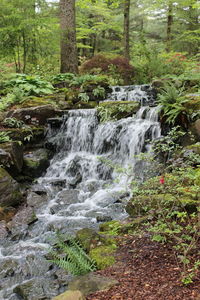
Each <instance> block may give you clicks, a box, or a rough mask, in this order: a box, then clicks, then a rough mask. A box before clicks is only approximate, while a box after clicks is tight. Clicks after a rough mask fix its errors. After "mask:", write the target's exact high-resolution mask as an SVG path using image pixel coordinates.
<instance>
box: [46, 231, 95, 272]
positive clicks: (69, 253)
mask: <svg viewBox="0 0 200 300" xmlns="http://www.w3.org/2000/svg"><path fill="white" fill-rule="evenodd" d="M56 249H57V250H56V251H55V250H52V249H51V250H50V254H51V256H52V257H53V259H51V260H50V261H51V262H53V263H54V264H56V265H58V266H59V267H60V268H63V269H66V270H67V271H68V272H70V273H71V274H72V275H83V274H86V273H88V272H91V271H95V270H96V265H95V262H94V261H93V260H92V259H91V258H90V257H89V256H88V255H87V254H86V253H85V251H84V250H83V248H82V247H81V245H80V244H79V242H78V241H76V240H75V239H74V238H72V237H67V241H66V238H65V236H63V235H61V234H57V242H56Z"/></svg>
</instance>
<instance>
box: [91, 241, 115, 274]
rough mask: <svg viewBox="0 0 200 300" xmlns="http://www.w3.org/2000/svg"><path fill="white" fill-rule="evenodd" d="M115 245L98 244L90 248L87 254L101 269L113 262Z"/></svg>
mask: <svg viewBox="0 0 200 300" xmlns="http://www.w3.org/2000/svg"><path fill="white" fill-rule="evenodd" d="M114 253H115V247H113V246H100V247H97V248H95V249H92V250H91V251H90V252H89V256H90V257H91V258H92V259H93V260H94V261H95V262H96V264H97V268H98V269H100V270H102V269H105V268H107V267H109V266H111V265H113V264H114V263H115V257H114Z"/></svg>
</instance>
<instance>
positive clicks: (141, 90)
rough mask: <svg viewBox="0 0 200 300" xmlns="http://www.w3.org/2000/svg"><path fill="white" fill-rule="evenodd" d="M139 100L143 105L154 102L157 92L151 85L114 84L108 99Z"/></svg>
mask: <svg viewBox="0 0 200 300" xmlns="http://www.w3.org/2000/svg"><path fill="white" fill-rule="evenodd" d="M110 100H112V101H113V100H114V101H139V102H141V104H142V105H144V104H146V105H147V104H150V103H154V101H155V92H154V90H153V88H152V87H151V86H150V85H129V86H113V87H112V93H111V95H110V97H109V99H108V101H110Z"/></svg>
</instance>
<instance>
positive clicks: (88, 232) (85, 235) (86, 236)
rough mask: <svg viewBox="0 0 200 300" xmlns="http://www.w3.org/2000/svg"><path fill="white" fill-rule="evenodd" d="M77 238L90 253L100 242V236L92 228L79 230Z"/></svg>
mask: <svg viewBox="0 0 200 300" xmlns="http://www.w3.org/2000/svg"><path fill="white" fill-rule="evenodd" d="M76 238H77V239H78V240H79V242H80V243H81V245H82V246H83V248H84V249H85V250H86V251H88V252H89V250H90V249H91V248H94V247H95V246H97V245H98V243H99V242H100V239H101V237H100V235H99V234H98V233H97V232H96V231H95V230H93V229H91V228H83V229H81V230H78V231H77V233H76Z"/></svg>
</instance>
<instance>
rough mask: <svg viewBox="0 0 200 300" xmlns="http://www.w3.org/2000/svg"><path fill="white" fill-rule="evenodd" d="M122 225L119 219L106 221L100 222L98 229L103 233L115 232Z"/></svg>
mask: <svg viewBox="0 0 200 300" xmlns="http://www.w3.org/2000/svg"><path fill="white" fill-rule="evenodd" d="M121 227H122V224H121V223H120V222H119V221H115V220H113V221H108V222H105V223H102V224H100V226H99V231H100V232H103V233H108V234H109V233H111V234H112V233H113V234H117V232H118V230H119V229H120V228H121Z"/></svg>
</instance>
